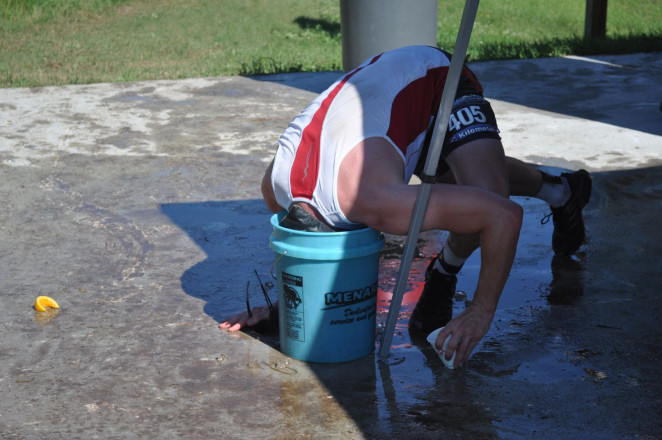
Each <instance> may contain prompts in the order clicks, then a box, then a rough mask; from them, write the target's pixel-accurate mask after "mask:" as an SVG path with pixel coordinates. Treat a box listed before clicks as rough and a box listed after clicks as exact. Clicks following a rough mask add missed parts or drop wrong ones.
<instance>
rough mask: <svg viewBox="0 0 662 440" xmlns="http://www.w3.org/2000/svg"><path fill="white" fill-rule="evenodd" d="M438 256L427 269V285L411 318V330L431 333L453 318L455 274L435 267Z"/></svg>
mask: <svg viewBox="0 0 662 440" xmlns="http://www.w3.org/2000/svg"><path fill="white" fill-rule="evenodd" d="M435 261H436V258H433V259H432V261H431V262H430V264H429V266H428V268H427V270H426V271H425V286H424V287H423V292H422V293H421V297H420V298H419V300H418V303H416V307H414V311H413V312H412V313H411V316H410V318H409V331H410V332H424V333H430V332H431V331H433V330H436V329H438V328H439V327H443V326H445V325H446V323H448V321H450V320H451V319H452V318H453V297H454V296H455V285H456V284H457V277H456V276H455V275H445V274H443V273H441V272H439V271H438V270H435V269H433V268H432V267H433V266H434V263H435Z"/></svg>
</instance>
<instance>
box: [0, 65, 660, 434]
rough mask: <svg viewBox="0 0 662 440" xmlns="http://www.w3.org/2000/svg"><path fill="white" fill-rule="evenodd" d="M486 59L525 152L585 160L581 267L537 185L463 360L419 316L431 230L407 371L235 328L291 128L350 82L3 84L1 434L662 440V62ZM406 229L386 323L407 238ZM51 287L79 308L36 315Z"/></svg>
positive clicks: (417, 283)
mask: <svg viewBox="0 0 662 440" xmlns="http://www.w3.org/2000/svg"><path fill="white" fill-rule="evenodd" d="M472 68H473V69H474V71H475V72H476V73H477V74H478V75H479V77H480V78H481V81H482V82H483V84H484V86H485V89H486V96H487V97H488V98H489V99H490V100H491V101H492V103H493V106H494V108H495V111H496V113H497V117H498V119H499V121H500V127H501V131H502V136H503V140H504V145H505V147H506V150H507V153H508V154H509V155H512V156H515V157H518V158H520V159H523V160H527V161H531V162H533V163H536V164H537V165H539V166H542V167H546V168H548V169H549V170H551V171H553V172H555V173H558V172H561V171H563V170H566V169H576V168H579V167H583V168H586V169H588V170H589V171H591V172H592V173H593V177H594V194H593V198H592V200H591V203H590V204H589V206H588V207H587V209H586V210H585V219H586V224H587V234H588V239H587V243H586V245H585V246H584V247H583V248H582V249H581V251H580V252H579V253H578V254H577V255H576V256H575V257H573V258H569V259H557V258H554V257H553V255H552V252H551V249H550V247H551V246H550V241H551V232H552V230H551V225H550V224H546V225H542V224H540V220H541V218H542V217H543V216H544V215H545V214H547V212H548V211H547V207H546V206H545V205H544V204H542V203H541V202H538V201H536V200H530V199H524V198H520V199H517V201H518V202H520V203H522V205H523V206H524V208H525V219H524V226H523V230H522V238H521V241H520V243H519V246H518V254H517V257H516V261H515V265H514V268H513V271H512V273H511V277H510V279H509V281H508V284H507V286H506V289H505V291H504V294H503V296H502V299H501V302H500V305H499V310H498V311H497V315H496V317H495V320H494V322H493V325H492V328H491V330H490V332H489V333H488V335H487V336H486V338H485V339H484V340H483V342H482V344H481V345H480V347H479V349H478V350H477V352H476V353H475V354H474V356H473V357H472V359H471V360H470V362H469V363H468V365H467V366H466V367H465V368H463V369H460V370H455V371H450V370H447V369H445V368H444V367H443V365H442V364H441V362H439V360H438V358H436V354H435V353H434V351H433V350H432V349H431V348H430V347H429V346H427V345H426V344H427V343H421V341H418V340H417V339H416V338H413V340H412V338H411V337H410V335H409V334H408V332H407V327H406V322H407V316H408V313H409V312H410V311H411V309H412V308H413V305H414V303H415V301H416V298H417V295H419V294H420V289H421V288H422V278H423V277H422V273H423V271H424V269H425V267H426V265H427V261H428V260H427V258H426V256H427V257H429V256H431V255H433V254H435V253H436V252H437V250H438V248H439V245H440V243H442V242H443V239H444V235H443V233H442V232H434V233H425V234H423V235H422V236H421V242H420V243H419V249H420V251H421V256H420V257H419V258H417V259H416V260H415V261H414V264H413V267H412V274H411V278H410V285H409V290H408V292H407V294H406V295H405V301H404V304H403V308H402V311H401V316H400V320H399V323H398V326H397V329H396V335H395V337H394V340H393V347H392V350H391V352H392V355H393V357H394V358H396V359H397V360H398V361H397V362H389V363H383V362H380V361H378V360H377V359H376V356H375V355H370V356H368V357H366V358H363V359H361V360H358V361H354V362H350V363H345V364H336V365H325V364H309V363H305V362H300V361H297V360H294V359H290V358H288V357H287V356H285V355H283V354H282V353H281V352H279V351H278V337H277V335H273V334H271V335H260V334H257V333H254V332H247V333H235V334H230V333H227V332H224V331H220V330H219V329H217V324H218V322H219V321H220V320H222V319H223V318H224V317H227V316H229V315H232V314H234V313H236V312H238V311H240V310H242V309H243V308H244V307H245V302H244V300H245V293H246V282H247V281H248V280H253V279H254V278H253V277H254V274H253V270H254V269H256V270H258V272H259V273H260V275H261V277H262V278H263V279H265V280H267V279H269V278H270V276H269V272H270V267H271V264H272V263H273V260H274V257H273V253H272V251H271V250H270V249H269V248H268V245H267V244H268V237H269V233H270V226H269V221H268V219H269V213H268V211H267V210H266V208H265V207H264V204H263V203H262V201H261V200H260V193H259V182H260V179H261V176H262V173H263V171H264V168H265V166H266V164H267V163H268V161H269V160H270V159H271V156H272V155H273V152H274V148H275V142H276V139H277V137H278V136H279V135H280V133H281V131H282V130H283V129H284V128H285V126H286V125H287V123H288V122H289V121H290V120H291V118H292V117H293V116H294V115H295V114H296V113H297V112H298V111H299V110H300V109H302V108H303V107H304V106H305V105H306V104H307V103H308V102H309V101H310V99H311V98H312V97H313V96H314V94H315V93H316V92H319V91H321V90H322V89H324V88H325V87H326V86H327V85H329V84H330V83H332V82H333V81H334V80H335V79H336V78H337V76H338V75H339V72H325V73H320V74H299V75H274V76H269V77H260V78H242V77H230V78H201V79H190V80H182V81H156V82H143V83H125V84H95V85H86V86H69V87H46V88H34V89H3V90H0V177H1V178H2V179H0V200H2V201H3V206H4V209H3V210H2V211H0V257H1V261H2V265H1V266H0V298H1V304H2V307H1V308H0V332H1V334H2V338H0V373H1V374H0V392H1V395H2V397H1V398H0V432H1V433H2V436H1V437H2V438H7V439H41V438H49V439H78V438H80V439H89V438H103V439H124V438H158V439H164V438H178V439H194V438H202V437H214V438H228V439H233V438H325V439H326V438H331V439H333V438H343V439H345V438H384V437H389V438H403V437H406V438H435V439H436V438H474V439H492V438H494V439H515V438H534V437H535V438H549V439H557V438H573V439H575V438H577V439H624V438H639V439H657V438H661V437H662V422H661V420H662V418H661V417H660V415H661V414H662V398H661V397H660V396H661V395H662V385H661V382H660V380H659V377H658V376H659V362H660V358H661V355H660V352H661V349H660V347H661V346H662V330H661V328H660V322H662V308H661V307H662V300H661V299H660V296H659V290H660V289H659V286H658V284H659V283H658V281H657V280H658V279H659V278H660V276H661V275H662V264H660V258H659V255H661V253H662V244H661V238H662V234H660V232H659V218H660V215H661V214H662V112H660V101H662V56H660V54H635V55H625V56H604V57H591V58H557V59H544V60H522V61H503V62H502V61H498V62H483V63H475V64H473V65H472ZM387 238H388V249H387V251H385V252H384V254H383V256H382V260H381V263H380V296H379V299H380V301H379V311H380V313H379V315H378V323H381V322H383V321H384V319H385V316H386V310H387V307H388V304H389V295H390V292H391V291H392V288H393V284H394V279H395V276H396V273H397V267H398V264H399V253H398V252H399V251H398V249H399V246H400V245H401V244H402V238H400V237H393V236H388V237H387ZM478 259H479V255H478V254H477V255H474V256H473V257H472V259H471V260H470V261H469V262H468V263H467V265H466V266H465V268H464V270H463V273H462V275H461V277H460V279H459V283H458V289H459V290H461V291H462V292H464V293H465V294H466V297H463V296H462V295H461V294H460V295H458V297H457V301H456V303H455V308H456V312H457V313H459V312H460V311H461V310H462V309H463V308H464V307H465V304H466V300H470V299H471V296H472V293H473V286H474V285H475V280H476V276H477V270H478ZM251 286H253V287H251V290H250V292H249V294H250V298H251V301H252V303H254V304H255V305H259V304H262V294H261V292H260V291H259V288H258V287H257V283H253V282H251ZM269 293H270V295H271V296H272V299H274V300H275V297H276V292H275V289H272V290H271V291H270V292H269ZM38 295H48V296H51V297H53V298H55V299H56V300H57V301H58V302H59V303H60V305H61V308H60V309H59V310H52V311H49V312H46V313H38V312H35V311H34V310H33V308H32V306H33V304H34V300H35V298H36V297H37V296H38ZM378 343H379V342H378V341H377V343H376V344H378Z"/></svg>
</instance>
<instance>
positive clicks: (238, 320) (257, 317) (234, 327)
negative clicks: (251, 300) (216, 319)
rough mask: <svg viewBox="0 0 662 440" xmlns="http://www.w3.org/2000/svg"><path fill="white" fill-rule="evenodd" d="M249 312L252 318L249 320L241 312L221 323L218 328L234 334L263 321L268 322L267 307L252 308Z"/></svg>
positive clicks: (245, 314) (246, 315)
mask: <svg viewBox="0 0 662 440" xmlns="http://www.w3.org/2000/svg"><path fill="white" fill-rule="evenodd" d="M251 312H252V313H253V316H252V317H250V318H249V317H248V312H241V313H239V314H238V315H235V316H233V317H232V318H229V319H227V320H226V321H224V322H221V323H220V324H219V326H218V327H219V328H222V329H224V330H227V331H229V332H236V331H238V330H241V329H242V328H244V327H253V326H255V325H257V324H259V323H261V322H263V321H265V322H266V321H268V320H269V307H267V306H262V307H260V306H258V307H253V308H252V309H251Z"/></svg>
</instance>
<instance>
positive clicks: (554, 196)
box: [534, 177, 572, 208]
mask: <svg viewBox="0 0 662 440" xmlns="http://www.w3.org/2000/svg"><path fill="white" fill-rule="evenodd" d="M561 181H562V183H551V182H545V181H543V182H542V186H541V187H540V191H538V193H537V194H536V195H535V196H534V197H535V198H537V199H540V200H544V201H545V202H547V203H549V206H551V207H552V208H558V207H560V206H563V205H565V204H566V203H568V200H570V196H571V195H572V190H571V189H570V185H569V184H568V180H567V179H566V178H565V177H561Z"/></svg>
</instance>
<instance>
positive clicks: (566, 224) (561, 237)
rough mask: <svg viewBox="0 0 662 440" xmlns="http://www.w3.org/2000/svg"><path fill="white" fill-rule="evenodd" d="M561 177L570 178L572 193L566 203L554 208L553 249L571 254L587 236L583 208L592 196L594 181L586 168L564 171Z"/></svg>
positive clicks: (560, 253) (556, 251)
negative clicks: (570, 171)
mask: <svg viewBox="0 0 662 440" xmlns="http://www.w3.org/2000/svg"><path fill="white" fill-rule="evenodd" d="M561 177H565V178H566V179H567V180H568V184H569V185H570V190H571V191H572V194H571V195H570V200H568V202H567V203H566V204H565V205H563V206H561V207H560V208H552V214H551V215H552V220H553V223H554V232H553V234H552V249H553V250H554V253H555V254H556V255H570V254H573V253H575V252H576V251H577V249H579V247H580V246H581V245H582V243H584V239H585V237H586V232H585V230H584V217H583V216H582V209H584V206H586V204H587V203H588V201H589V199H590V198H591V188H592V183H591V176H590V175H589V173H588V172H587V171H586V170H579V171H576V172H574V173H563V174H561Z"/></svg>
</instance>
